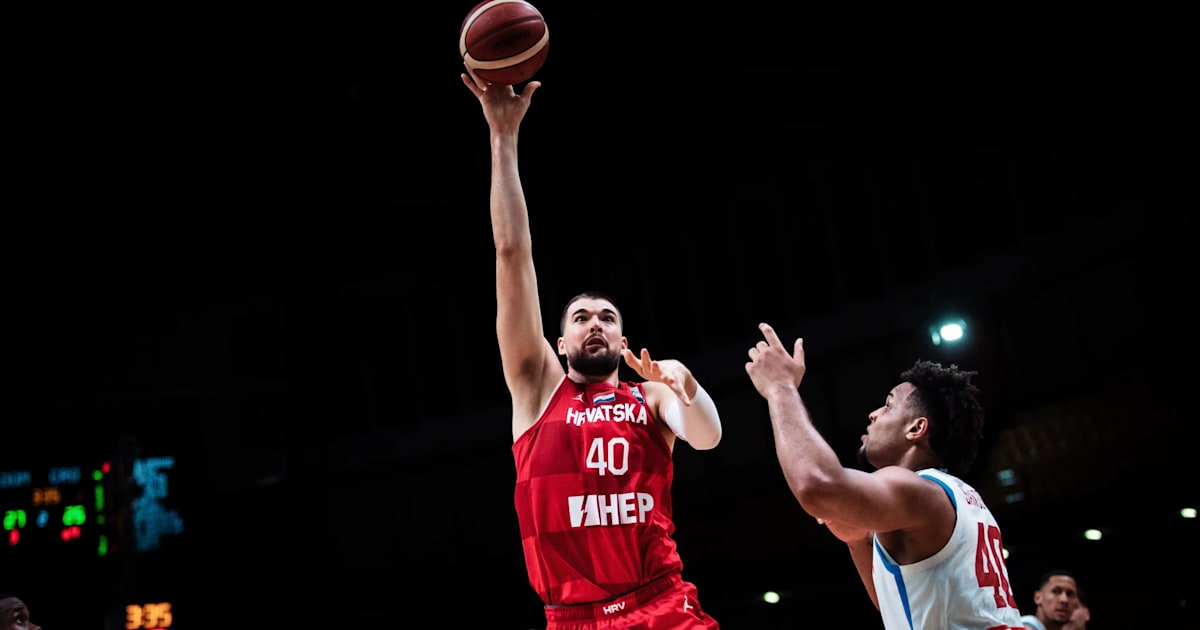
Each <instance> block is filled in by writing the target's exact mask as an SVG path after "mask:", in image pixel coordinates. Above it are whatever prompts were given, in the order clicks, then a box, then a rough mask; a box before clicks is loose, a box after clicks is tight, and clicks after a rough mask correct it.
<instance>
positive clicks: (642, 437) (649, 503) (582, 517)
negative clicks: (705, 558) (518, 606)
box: [513, 378, 682, 606]
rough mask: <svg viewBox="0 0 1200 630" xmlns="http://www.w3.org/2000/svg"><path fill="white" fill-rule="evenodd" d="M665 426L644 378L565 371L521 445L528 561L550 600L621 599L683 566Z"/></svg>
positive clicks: (516, 453)
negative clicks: (609, 379)
mask: <svg viewBox="0 0 1200 630" xmlns="http://www.w3.org/2000/svg"><path fill="white" fill-rule="evenodd" d="M659 431H660V425H659V421H658V420H657V419H656V418H654V417H653V415H652V414H651V413H650V408H649V407H647V406H646V403H645V394H644V392H643V391H642V388H641V385H640V384H639V383H632V382H622V383H619V384H618V385H617V386H616V387H614V386H613V385H611V384H609V383H594V384H577V383H574V382H572V381H571V380H570V379H568V378H563V380H562V382H561V383H560V384H559V386H558V389H557V390H555V392H554V394H553V395H552V396H551V397H550V402H549V403H548V404H547V405H546V410H545V411H544V412H543V413H542V415H541V417H539V418H538V419H537V421H536V422H535V423H534V425H533V426H532V427H530V428H529V430H528V431H526V432H525V433H524V434H522V435H521V436H520V437H519V438H518V439H517V440H516V442H514V443H513V458H514V460H515V463H516V468H517V485H516V491H515V493H514V504H515V506H516V510H517V522H518V524H519V525H520V528H521V541H522V547H523V549H524V552H525V565H526V568H527V570H528V572H529V583H530V585H532V586H533V589H534V591H536V592H537V593H538V595H539V596H541V598H542V600H543V601H544V602H545V603H546V604H547V605H555V606H557V605H568V604H581V603H589V602H596V601H601V600H607V599H611V598H613V597H617V596H619V595H622V594H624V593H628V592H629V591H632V590H634V589H636V588H638V587H639V586H641V585H643V584H646V583H648V582H650V581H651V580H653V579H655V578H657V577H660V576H662V575H665V574H667V573H670V572H673V571H679V570H681V569H682V562H681V561H680V558H679V554H678V552H677V551H676V548H675V541H674V539H672V538H671V536H672V534H673V533H674V531H675V524H674V521H672V515H671V481H672V476H673V475H674V462H673V460H672V459H671V451H670V449H669V448H668V446H667V443H666V441H665V440H664V439H663V436H662V435H661V434H660V433H659Z"/></svg>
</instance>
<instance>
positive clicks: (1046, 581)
mask: <svg viewBox="0 0 1200 630" xmlns="http://www.w3.org/2000/svg"><path fill="white" fill-rule="evenodd" d="M1056 575H1061V576H1063V577H1069V578H1071V579H1072V580H1075V581H1076V582H1078V581H1079V580H1077V579H1075V574H1074V573H1071V572H1070V571H1068V570H1066V569H1051V570H1049V571H1047V572H1045V573H1043V574H1042V577H1041V578H1040V579H1039V580H1038V585H1037V590H1039V591H1040V590H1042V587H1044V586H1046V585H1047V584H1049V583H1050V578H1052V577H1054V576H1056ZM1075 590H1076V591H1078V590H1079V589H1078V588H1076V589H1075Z"/></svg>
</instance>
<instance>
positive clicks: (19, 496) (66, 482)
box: [0, 462, 116, 557]
mask: <svg viewBox="0 0 1200 630" xmlns="http://www.w3.org/2000/svg"><path fill="white" fill-rule="evenodd" d="M111 473H112V466H111V464H110V463H109V462H99V463H96V464H94V465H65V466H48V467H45V468H33V469H15V470H0V518H2V519H3V520H2V521H0V523H2V528H3V529H2V530H0V534H2V535H3V541H0V554H2V553H3V552H2V550H3V549H6V548H7V549H29V550H38V551H48V550H49V549H48V548H50V547H54V548H61V549H66V548H72V547H74V548H81V549H84V550H86V551H87V552H89V553H94V554H95V555H97V556H101V557H103V556H105V555H107V554H108V552H109V545H110V544H111V543H112V542H113V533H114V531H115V530H114V525H115V523H114V522H113V516H114V514H115V508H116V506H115V505H113V502H112V500H111V493H110V484H109V478H110V475H111Z"/></svg>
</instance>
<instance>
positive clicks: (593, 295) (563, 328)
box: [558, 291, 625, 335]
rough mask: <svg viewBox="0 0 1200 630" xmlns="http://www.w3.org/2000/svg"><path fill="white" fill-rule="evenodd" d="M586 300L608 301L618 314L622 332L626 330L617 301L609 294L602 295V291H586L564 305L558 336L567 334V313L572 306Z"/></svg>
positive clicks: (618, 323) (559, 320)
mask: <svg viewBox="0 0 1200 630" xmlns="http://www.w3.org/2000/svg"><path fill="white" fill-rule="evenodd" d="M584 299H587V300H606V301H608V303H609V304H612V305H613V310H615V311H616V312H617V325H619V326H620V327H621V329H622V330H624V329H625V318H624V317H621V309H620V308H618V307H617V302H616V300H613V299H612V298H611V297H608V295H607V294H605V293H602V292H600V291H584V292H583V293H580V294H579V295H576V296H575V297H573V298H571V299H569V300H567V303H566V304H564V305H563V310H562V315H560V316H559V318H558V334H559V335H562V334H564V333H566V332H567V315H568V314H569V313H568V312H567V309H569V308H571V305H572V304H574V303H576V302H578V301H579V300H584Z"/></svg>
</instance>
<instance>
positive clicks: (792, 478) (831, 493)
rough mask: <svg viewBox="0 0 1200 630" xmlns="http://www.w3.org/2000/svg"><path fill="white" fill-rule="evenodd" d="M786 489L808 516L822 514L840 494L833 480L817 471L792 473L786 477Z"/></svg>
mask: <svg viewBox="0 0 1200 630" xmlns="http://www.w3.org/2000/svg"><path fill="white" fill-rule="evenodd" d="M787 480H788V487H790V488H791V489H792V494H793V495H795V497H796V500H797V501H799V502H800V506H801V507H803V508H804V511H806V512H808V513H809V514H824V513H825V510H826V509H827V508H828V506H829V505H831V504H832V503H833V502H835V501H836V500H837V499H838V497H839V496H840V495H841V494H842V489H841V488H840V487H839V486H838V485H837V484H836V483H834V480H833V479H831V478H829V477H828V476H826V475H824V474H822V473H821V472H820V471H818V470H812V469H807V470H804V471H793V472H792V473H791V474H788V475H787Z"/></svg>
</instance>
